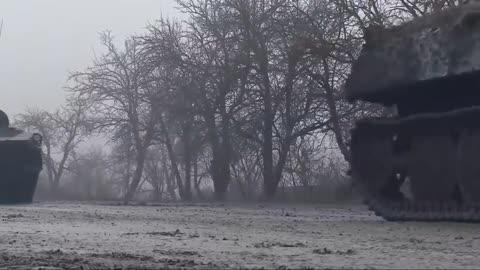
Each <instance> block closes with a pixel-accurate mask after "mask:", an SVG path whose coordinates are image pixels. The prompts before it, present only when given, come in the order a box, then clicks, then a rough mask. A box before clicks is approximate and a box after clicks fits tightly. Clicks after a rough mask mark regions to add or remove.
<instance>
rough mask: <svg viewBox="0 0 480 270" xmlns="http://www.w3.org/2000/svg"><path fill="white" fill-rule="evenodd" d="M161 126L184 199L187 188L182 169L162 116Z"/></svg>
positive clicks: (173, 170)
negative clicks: (179, 167) (179, 166)
mask: <svg viewBox="0 0 480 270" xmlns="http://www.w3.org/2000/svg"><path fill="white" fill-rule="evenodd" d="M160 128H161V129H162V133H163V135H164V139H165V146H166V147H167V153H168V157H169V158H170V164H171V168H172V173H173V175H174V176H175V179H176V180H177V187H178V193H179V194H180V198H181V199H182V200H184V199H185V192H184V191H185V189H184V187H183V180H182V175H181V174H180V171H179V170H178V162H177V157H176V155H175V152H174V151H173V146H172V141H171V139H170V135H169V134H168V131H167V128H166V126H165V122H164V121H163V118H162V117H161V119H160Z"/></svg>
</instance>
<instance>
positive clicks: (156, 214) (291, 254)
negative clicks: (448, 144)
mask: <svg viewBox="0 0 480 270" xmlns="http://www.w3.org/2000/svg"><path fill="white" fill-rule="evenodd" d="M0 220H1V225H0V247H1V250H2V252H0V268H12V269H16V268H17V269H24V268H25V267H30V268H33V269H38V268H43V269H57V268H67V269H114V268H118V269H120V268H123V269H126V268H135V269H136V268H152V269H158V268H172V269H178V268H183V269H225V268H230V269H236V268H242V269H244V268H262V267H263V268H265V269H272V268H273V269H290V268H292V269H302V268H315V269H322V268H370V269H373V268H380V269H385V268H400V269H406V268H416V269H419V268H421V269H425V268H446V269H455V268H457V269H466V268H478V267H479V266H480V256H478V254H479V252H480V225H478V224H462V223H391V222H385V221H383V220H381V219H380V218H377V217H375V216H373V215H372V214H371V213H370V212H369V211H368V210H366V209H365V208H364V207H361V206H321V207H315V206H300V205H297V206H281V205H258V204H251V205H233V204H226V205H220V204H197V205H187V204H164V205H157V206H114V205H105V204H103V205H99V204H80V203H78V204H74V203H36V204H32V205H23V206H2V207H0Z"/></svg>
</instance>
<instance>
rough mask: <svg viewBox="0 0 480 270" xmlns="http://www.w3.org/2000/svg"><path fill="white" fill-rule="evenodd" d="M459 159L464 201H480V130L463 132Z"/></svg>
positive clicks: (459, 177)
mask: <svg viewBox="0 0 480 270" xmlns="http://www.w3.org/2000/svg"><path fill="white" fill-rule="evenodd" d="M457 159H458V163H457V164H458V165H457V166H458V179H459V182H460V192H461V195H462V199H463V201H464V202H465V203H475V202H476V203H478V202H480V162H479V160H480V130H475V131H474V130H466V131H464V132H463V133H462V134H461V137H460V142H459V145H458V153H457Z"/></svg>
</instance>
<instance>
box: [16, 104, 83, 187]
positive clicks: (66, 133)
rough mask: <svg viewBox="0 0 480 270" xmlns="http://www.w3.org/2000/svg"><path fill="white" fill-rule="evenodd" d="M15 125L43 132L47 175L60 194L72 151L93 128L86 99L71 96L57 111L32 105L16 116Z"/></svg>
mask: <svg viewBox="0 0 480 270" xmlns="http://www.w3.org/2000/svg"><path fill="white" fill-rule="evenodd" d="M16 125H17V126H19V127H22V128H25V129H27V130H36V131H38V132H40V133H41V134H42V135H43V142H44V143H43V145H44V150H43V159H44V160H45V166H46V167H47V176H48V180H49V183H50V187H51V190H52V192H53V193H54V194H57V192H58V188H59V185H60V182H61V179H62V176H63V174H64V171H65V169H66V168H67V163H68V161H69V159H70V158H71V156H72V153H73V151H74V150H75V149H76V148H77V147H78V146H79V144H80V143H82V142H83V141H84V140H85V139H86V138H87V137H88V135H89V134H90V132H91V126H90V124H89V120H88V118H87V114H86V103H85V102H84V101H83V100H81V99H71V100H69V102H68V104H67V105H66V106H64V107H62V108H61V109H58V110H56V111H55V112H54V113H50V112H47V111H44V110H40V109H29V110H27V111H26V112H25V113H22V114H19V115H18V116H17V117H16Z"/></svg>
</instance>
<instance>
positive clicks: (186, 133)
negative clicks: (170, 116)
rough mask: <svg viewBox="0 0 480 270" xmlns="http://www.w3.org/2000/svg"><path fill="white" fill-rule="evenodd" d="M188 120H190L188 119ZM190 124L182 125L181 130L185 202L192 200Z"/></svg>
mask: <svg viewBox="0 0 480 270" xmlns="http://www.w3.org/2000/svg"><path fill="white" fill-rule="evenodd" d="M189 120H190V119H189ZM191 128H192V127H191V122H190V121H188V122H187V123H185V124H184V128H183V145H184V151H183V162H184V164H185V190H184V195H185V197H184V198H183V199H184V200H186V201H191V200H192V154H193V153H192V145H191V141H192V138H191V137H192V136H191V133H192V132H191Z"/></svg>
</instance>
